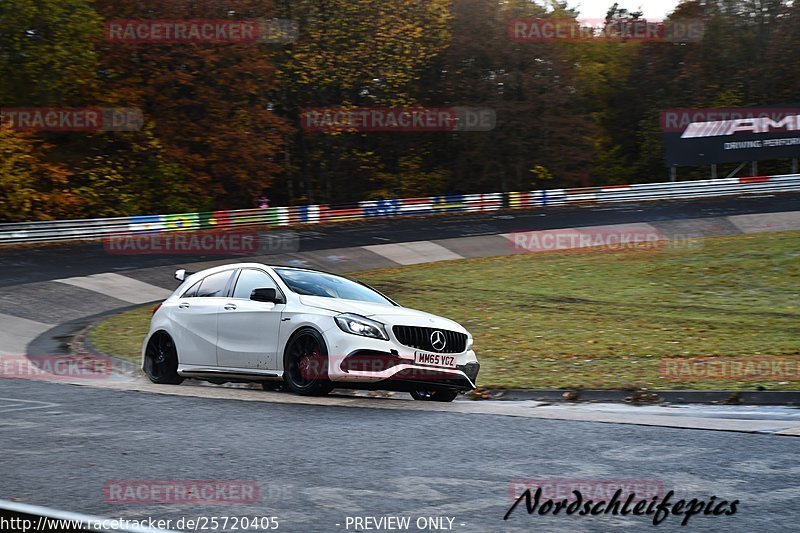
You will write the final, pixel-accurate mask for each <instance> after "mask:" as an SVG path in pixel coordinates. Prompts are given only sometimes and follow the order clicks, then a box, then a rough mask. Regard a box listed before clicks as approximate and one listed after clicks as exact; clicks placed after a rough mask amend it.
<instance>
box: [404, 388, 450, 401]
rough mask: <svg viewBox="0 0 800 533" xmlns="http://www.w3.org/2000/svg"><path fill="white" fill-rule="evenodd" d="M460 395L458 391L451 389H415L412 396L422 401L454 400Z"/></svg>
mask: <svg viewBox="0 0 800 533" xmlns="http://www.w3.org/2000/svg"><path fill="white" fill-rule="evenodd" d="M456 396H458V391H449V390H415V391H411V397H412V398H414V399H415V400H419V401H421V402H452V401H453V400H455V399H456Z"/></svg>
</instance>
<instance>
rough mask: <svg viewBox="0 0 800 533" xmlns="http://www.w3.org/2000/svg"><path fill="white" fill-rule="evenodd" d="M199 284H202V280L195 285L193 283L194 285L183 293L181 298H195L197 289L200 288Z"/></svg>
mask: <svg viewBox="0 0 800 533" xmlns="http://www.w3.org/2000/svg"><path fill="white" fill-rule="evenodd" d="M201 283H203V280H200V281H198V282H197V283H195V284H194V285H192V287H191V288H190V289H189V290H188V291H186V292H184V293H183V296H181V298H194V297H196V296H197V289H199V288H200V284H201Z"/></svg>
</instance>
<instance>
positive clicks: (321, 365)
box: [283, 328, 333, 396]
mask: <svg viewBox="0 0 800 533" xmlns="http://www.w3.org/2000/svg"><path fill="white" fill-rule="evenodd" d="M283 370H284V371H283V379H284V381H285V382H286V386H287V387H288V388H289V390H291V391H292V392H295V393H297V394H300V395H302V396H325V395H326V394H328V393H329V392H331V391H332V390H333V384H332V383H331V382H330V381H329V380H328V347H327V346H326V345H325V339H323V338H322V335H320V334H319V332H317V330H315V329H311V328H305V329H301V330H300V331H298V332H297V333H295V334H294V335H293V336H292V338H291V339H290V340H289V342H288V343H287V344H286V349H285V350H284V354H283Z"/></svg>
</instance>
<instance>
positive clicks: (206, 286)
mask: <svg viewBox="0 0 800 533" xmlns="http://www.w3.org/2000/svg"><path fill="white" fill-rule="evenodd" d="M231 274H233V272H232V271H230V270H226V271H225V272H217V273H216V274H211V275H210V276H208V277H207V278H205V279H204V280H203V282H202V283H201V284H200V288H199V289H198V290H197V297H198V298H214V297H220V296H224V295H225V294H224V293H225V287H226V286H227V285H228V280H229V279H230V277H231Z"/></svg>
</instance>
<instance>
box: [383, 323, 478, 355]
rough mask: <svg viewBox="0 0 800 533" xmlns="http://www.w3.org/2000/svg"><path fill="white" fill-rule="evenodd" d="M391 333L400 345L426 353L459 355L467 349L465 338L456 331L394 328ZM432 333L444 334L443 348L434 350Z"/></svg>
mask: <svg viewBox="0 0 800 533" xmlns="http://www.w3.org/2000/svg"><path fill="white" fill-rule="evenodd" d="M392 331H393V332H394V336H395V337H397V340H398V341H400V344H403V345H405V346H409V347H411V348H417V349H418V350H424V351H426V352H435V353H461V352H463V351H464V350H465V349H466V348H467V336H466V335H465V334H464V333H459V332H457V331H447V330H446V329H437V328H420V327H416V326H394V327H393V328H392ZM434 331H441V332H442V333H443V334H444V339H445V346H444V348H442V349H441V350H437V349H436V348H434V347H433V344H432V343H431V335H432V334H433V332H434Z"/></svg>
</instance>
